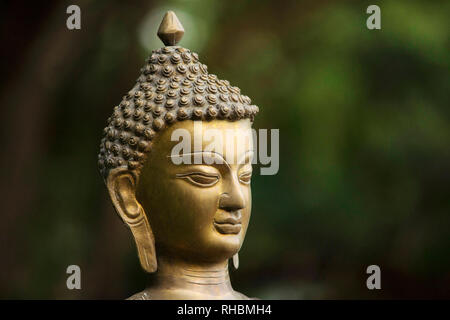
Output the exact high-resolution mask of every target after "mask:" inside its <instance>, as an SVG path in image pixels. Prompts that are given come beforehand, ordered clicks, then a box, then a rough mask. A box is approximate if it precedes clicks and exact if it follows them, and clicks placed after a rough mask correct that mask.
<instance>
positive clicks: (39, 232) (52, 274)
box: [0, 0, 450, 299]
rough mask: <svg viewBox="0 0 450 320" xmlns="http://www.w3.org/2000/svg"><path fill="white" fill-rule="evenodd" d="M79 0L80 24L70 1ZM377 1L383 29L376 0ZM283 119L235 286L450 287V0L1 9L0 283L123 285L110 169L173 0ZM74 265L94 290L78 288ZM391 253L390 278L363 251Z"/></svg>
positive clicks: (190, 37)
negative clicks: (106, 153) (369, 24)
mask: <svg viewBox="0 0 450 320" xmlns="http://www.w3.org/2000/svg"><path fill="white" fill-rule="evenodd" d="M70 4H78V5H79V6H80V8H81V30H74V31H70V30H68V29H67V28H66V19H67V17H68V14H66V8H67V6H68V5H70ZM370 4H377V5H379V6H380V8H381V25H382V29H381V30H368V29H367V28H366V19H367V17H368V14H366V8H367V7H368V6H369V5H370ZM168 9H171V10H174V11H175V12H176V14H177V15H178V17H179V18H180V20H181V22H182V24H183V25H184V27H185V30H186V33H185V36H184V38H183V39H182V41H181V42H180V45H181V46H184V47H187V48H189V49H191V50H193V51H195V52H198V53H199V55H200V59H201V61H202V62H203V63H205V64H207V65H208V66H209V70H210V71H211V72H212V73H214V74H217V75H218V76H219V77H220V78H221V79H227V80H229V81H230V82H231V84H232V85H235V86H239V87H240V88H241V89H242V92H243V93H244V94H246V95H248V96H250V97H251V98H252V100H253V102H254V103H255V104H257V105H258V106H259V107H260V110H261V112H260V114H259V115H258V117H257V118H256V121H255V124H254V127H255V128H279V129H280V170H279V173H278V174H277V175H275V176H259V175H255V176H254V178H253V182H252V188H253V203H254V205H253V210H252V220H251V224H250V227H249V230H248V233H247V238H246V242H245V243H244V246H243V249H242V251H241V254H240V257H241V259H240V260H241V263H240V268H239V270H238V271H234V272H232V281H233V286H234V288H235V289H236V290H238V291H241V292H243V293H245V294H247V295H249V296H256V297H260V298H263V299H265V298H275V299H331V298H342V299H350V298H358V299H359V298H368V299H379V298H386V299H390V298H450V233H449V230H450V217H449V214H450V191H449V184H450V120H449V119H450V117H449V116H450V104H449V84H450V79H449V62H450V59H449V58H450V57H449V49H450V37H449V30H450V26H449V24H450V23H449V18H448V13H449V12H450V10H449V9H450V2H449V1H433V2H431V1H405V0H402V1H399V0H396V1H376V2H373V1H317V0H311V1H276V0H272V1H268V0H258V1H212V0H210V1H201V0H191V1H187V0H177V1H175V0H172V1H162V0H161V1H149V0H145V1H142V0H141V1H105V0H103V1H102V0H96V1H48V2H47V1H46V2H37V1H36V2H22V3H20V2H10V3H4V4H3V5H2V11H1V13H0V17H1V19H0V23H1V25H2V28H1V39H2V41H1V42H2V56H3V59H1V62H0V63H1V67H2V79H1V80H0V81H1V88H0V89H1V91H0V102H1V108H2V109H1V110H2V119H3V120H2V125H1V126H0V128H1V131H0V132H1V138H2V148H3V150H2V158H1V161H2V163H1V168H2V170H1V172H2V173H1V190H0V192H1V196H2V199H3V201H2V204H3V208H2V219H1V223H0V246H1V252H0V298H33V299H34V298H45V299H53V298H61V299H73V298H82V299H91V298H100V299H104V298H115V299H122V298H126V297H128V296H130V295H131V294H133V293H136V292H138V291H140V290H142V289H143V288H144V287H145V283H146V281H147V276H146V275H145V274H144V272H143V271H142V270H141V269H140V266H139V262H138V259H137V255H136V250H135V247H134V243H133V240H132V238H131V234H130V233H129V231H128V230H127V229H126V228H125V227H124V226H123V225H122V223H121V222H120V220H119V218H118V217H117V216H116V214H115V213H114V211H113V208H112V205H111V204H110V203H109V199H108V197H107V194H106V190H105V188H104V185H103V182H102V179H101V177H100V175H99V173H98V171H97V152H98V146H99V142H100V138H101V135H102V129H103V127H104V125H105V123H106V119H107V117H108V116H110V114H111V113H112V108H113V107H114V106H115V105H116V104H117V103H119V102H120V100H121V97H122V96H123V94H125V93H126V92H127V91H128V90H129V89H131V87H132V86H133V84H134V82H135V80H136V78H137V77H138V75H139V69H140V68H141V66H142V65H143V64H144V60H145V58H146V57H147V56H148V55H149V53H150V51H151V50H152V49H156V48H159V47H161V46H162V43H161V42H160V41H159V40H158V39H157V37H156V31H157V27H158V25H159V23H160V21H161V19H162V16H163V14H164V12H165V11H166V10H168ZM70 264H77V265H79V266H80V267H81V270H82V290H73V291H70V290H68V289H67V288H66V278H67V275H66V273H65V271H66V268H67V266H68V265H70ZM371 264H376V265H379V266H380V268H381V285H382V289H381V290H373V291H370V290H368V289H367V288H366V279H367V276H368V275H367V274H366V268H367V266H368V265H371Z"/></svg>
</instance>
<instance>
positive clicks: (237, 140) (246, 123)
mask: <svg viewBox="0 0 450 320" xmlns="http://www.w3.org/2000/svg"><path fill="white" fill-rule="evenodd" d="M174 148H175V149H176V148H178V149H179V150H180V152H177V153H184V152H186V151H188V150H189V151H190V152H200V151H201V152H208V151H214V152H217V153H220V154H221V155H223V156H224V157H228V158H229V157H236V159H237V158H240V157H242V156H244V155H245V154H247V153H248V152H249V151H251V150H253V134H252V131H251V122H250V120H249V119H242V120H238V121H227V120H213V121H192V120H186V121H180V122H177V123H175V124H173V125H172V126H170V127H168V128H166V129H165V130H164V131H162V132H161V133H160V134H159V136H157V137H155V140H154V142H153V144H152V150H151V151H150V153H151V154H152V156H150V157H151V158H154V157H159V156H163V157H167V156H170V155H171V154H173V153H172V152H173V150H174ZM178 149H176V150H178Z"/></svg>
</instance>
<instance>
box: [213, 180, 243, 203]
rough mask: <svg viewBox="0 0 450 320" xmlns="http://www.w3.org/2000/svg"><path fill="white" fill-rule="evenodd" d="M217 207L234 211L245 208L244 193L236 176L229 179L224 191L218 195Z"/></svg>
mask: <svg viewBox="0 0 450 320" xmlns="http://www.w3.org/2000/svg"><path fill="white" fill-rule="evenodd" d="M219 207H220V209H223V210H226V211H236V210H240V209H243V208H245V198H244V194H243V193H242V190H241V186H240V183H239V181H238V180H237V178H233V179H232V181H229V183H228V186H227V188H226V190H225V192H223V193H222V194H221V195H220V201H219Z"/></svg>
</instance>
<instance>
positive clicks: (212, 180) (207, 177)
mask: <svg viewBox="0 0 450 320" xmlns="http://www.w3.org/2000/svg"><path fill="white" fill-rule="evenodd" d="M176 177H177V178H179V179H184V180H186V181H188V182H190V183H192V184H193V185H196V186H199V187H203V188H205V187H212V186H213V185H215V184H216V183H217V182H219V176H218V175H216V174H206V173H202V172H190V173H178V174H176Z"/></svg>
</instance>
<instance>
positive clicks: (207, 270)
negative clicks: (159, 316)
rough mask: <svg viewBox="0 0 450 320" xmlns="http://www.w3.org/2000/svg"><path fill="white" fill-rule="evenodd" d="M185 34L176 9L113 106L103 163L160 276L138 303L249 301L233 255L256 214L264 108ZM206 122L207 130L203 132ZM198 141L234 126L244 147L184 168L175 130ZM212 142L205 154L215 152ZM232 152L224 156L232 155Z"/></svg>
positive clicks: (147, 261)
mask: <svg viewBox="0 0 450 320" xmlns="http://www.w3.org/2000/svg"><path fill="white" fill-rule="evenodd" d="M183 34H184V29H183V27H182V26H181V23H180V22H179V21H178V18H177V17H176V16H175V14H174V13H173V12H171V11H169V12H167V13H166V15H165V16H164V18H163V21H162V23H161V26H160V28H159V30H158V36H159V37H160V39H161V40H162V41H163V42H164V44H165V47H163V48H161V49H158V50H154V51H153V52H152V54H151V56H150V57H149V58H148V60H147V63H146V65H145V66H144V68H142V70H141V71H142V73H141V75H140V77H139V78H138V80H137V83H136V85H135V86H134V87H133V89H132V90H130V91H129V92H128V94H127V95H126V96H124V98H123V100H122V102H121V103H120V105H118V106H116V107H115V108H114V112H113V114H112V116H111V117H110V118H109V119H108V124H107V126H106V128H105V129H104V137H103V139H102V142H101V145H100V154H99V161H98V164H99V168H100V172H101V174H102V175H103V177H104V179H105V182H106V186H107V189H108V192H109V196H110V197H111V200H112V203H113V206H114V208H115V210H116V212H117V213H118V214H119V216H120V217H121V219H122V220H123V221H124V223H125V224H126V225H127V226H128V227H129V228H130V230H131V232H132V234H133V237H134V240H135V242H136V247H137V251H138V256H139V259H140V263H141V266H142V268H143V269H144V270H145V271H147V272H149V273H154V275H153V277H154V281H153V284H152V285H151V286H149V287H148V288H146V289H145V290H144V291H142V292H140V293H137V294H135V295H133V296H132V297H131V298H130V299H247V297H246V296H245V295H243V294H241V293H239V292H236V291H234V290H233V288H232V286H231V283H230V278H229V275H228V261H229V259H230V258H233V264H234V266H235V267H236V268H237V266H238V255H237V254H238V252H239V250H240V248H241V245H242V243H243V241H244V237H245V233H246V230H247V226H248V222H249V218H250V211H251V189H250V178H251V173H252V166H251V159H252V149H253V147H252V141H251V139H250V140H249V139H248V136H247V135H246V134H245V133H244V132H246V131H248V130H249V129H250V128H251V124H252V122H253V119H254V116H255V115H256V114H257V112H258V107H257V106H254V105H251V100H250V98H249V97H247V96H243V95H241V94H240V89H239V88H237V87H233V86H230V84H229V82H228V81H226V80H219V79H218V78H217V76H215V75H213V74H209V73H208V71H207V67H206V65H204V64H202V63H201V62H200V61H199V58H198V55H197V54H196V53H193V52H191V51H190V50H188V49H185V48H182V47H179V46H176V44H177V43H178V41H179V40H180V39H181V37H182V36H183ZM199 122H200V123H201V130H200V131H199V130H194V127H195V126H196V124H198V123H199ZM180 128H182V129H184V130H187V131H188V132H189V133H190V134H191V136H192V137H194V139H195V136H199V135H200V136H202V135H203V134H204V132H206V131H207V130H210V129H216V130H217V129H218V130H219V131H224V132H225V131H227V130H228V132H229V131H231V132H234V133H235V134H234V135H231V136H227V135H224V140H223V144H224V145H225V146H227V145H241V146H243V148H240V150H241V151H240V152H237V154H236V155H235V156H236V159H241V161H234V162H231V163H227V162H226V161H223V162H222V163H212V164H207V163H203V162H202V163H200V164H194V163H193V164H175V163H174V162H173V161H172V159H171V152H172V149H173V147H174V146H175V144H176V143H177V142H178V141H172V139H171V136H172V133H173V132H174V130H177V129H180ZM206 147H207V142H206V141H204V142H203V143H202V144H201V148H200V151H199V150H198V149H195V150H194V147H192V150H190V151H191V153H192V154H194V153H196V152H200V153H202V154H203V156H204V157H205V158H207V156H208V154H210V153H211V152H209V151H208V150H207V148H206ZM224 150H225V151H224V154H215V156H217V157H221V158H223V159H228V158H227V156H228V155H227V154H226V153H227V152H228V151H226V150H228V148H224Z"/></svg>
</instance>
